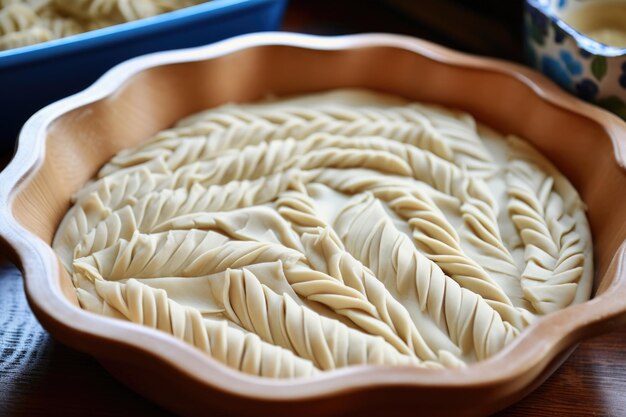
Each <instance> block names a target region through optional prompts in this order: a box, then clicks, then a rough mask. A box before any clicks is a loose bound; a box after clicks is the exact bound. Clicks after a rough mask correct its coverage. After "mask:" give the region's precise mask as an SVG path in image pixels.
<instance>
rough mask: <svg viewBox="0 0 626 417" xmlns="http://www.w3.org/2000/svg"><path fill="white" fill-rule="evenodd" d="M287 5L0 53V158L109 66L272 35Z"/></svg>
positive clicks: (258, 1) (180, 16) (260, 4)
mask: <svg viewBox="0 0 626 417" xmlns="http://www.w3.org/2000/svg"><path fill="white" fill-rule="evenodd" d="M286 3H287V0H213V1H210V2H207V3H203V4H200V5H197V6H192V7H188V8H185V9H180V10H176V11H173V12H170V13H166V14H162V15H158V16H154V17H150V18H147V19H142V20H138V21H134V22H128V23H124V24H120V25H116V26H111V27H107V28H104V29H99V30H95V31H92V32H86V33H81V34H79V35H74V36H70V37H67V38H63V39H57V40H54V41H50V42H46V43H42V44H37V45H31V46H27V47H23V48H17V49H10V50H7V51H0V152H6V151H8V150H9V149H11V148H12V147H13V146H14V144H15V138H16V137H17V134H18V133H19V130H20V128H21V126H22V125H23V124H24V123H25V122H26V120H27V119H28V118H29V117H30V116H31V115H32V114H33V113H35V112H36V111H37V110H39V109H40V108H42V107H44V106H45V105H47V104H49V103H52V102H54V101H56V100H59V99H61V98H63V97H66V96H68V95H71V94H73V93H76V92H78V91H80V90H83V89H85V88H86V87H87V86H89V85H91V84H92V83H93V82H94V81H95V80H96V79H97V78H98V77H100V76H101V75H102V74H103V73H104V72H105V71H107V70H108V69H109V68H111V67H113V66H114V65H116V64H118V63H120V62H122V61H125V60H127V59H129V58H132V57H134V56H137V55H143V54H146V53H149V52H155V51H162V50H167V49H177V48H186V47H191V46H198V45H203V44H207V43H210V42H214V41H217V40H221V39H224V38H228V37H231V36H234V35H238V34H243V33H249V32H257V31H267V30H276V29H278V28H279V26H280V23H281V20H282V16H283V12H284V9H285V6H286Z"/></svg>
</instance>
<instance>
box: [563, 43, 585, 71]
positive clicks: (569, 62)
mask: <svg viewBox="0 0 626 417" xmlns="http://www.w3.org/2000/svg"><path fill="white" fill-rule="evenodd" d="M559 56H560V57H561V61H563V62H564V63H565V68H567V70H568V71H569V73H570V74H572V75H580V74H582V73H583V66H582V64H581V63H580V62H578V61H576V59H574V57H573V56H572V53H571V52H570V51H568V50H566V49H562V50H561V52H560V53H559Z"/></svg>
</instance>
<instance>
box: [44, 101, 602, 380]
mask: <svg viewBox="0 0 626 417" xmlns="http://www.w3.org/2000/svg"><path fill="white" fill-rule="evenodd" d="M54 248H55V249H56V251H57V252H58V254H59V256H60V258H61V261H62V263H63V265H64V266H65V267H66V268H67V270H68V271H69V272H70V274H71V276H72V277H73V281H74V284H75V286H76V289H77V293H78V297H79V300H80V303H81V305H82V307H84V308H85V309H87V310H89V311H93V312H96V313H98V314H104V315H107V316H111V317H117V318H121V319H125V320H130V321H132V322H134V323H138V324H143V325H145V326H149V327H153V328H157V329H159V330H162V331H165V332H168V333H170V334H172V335H174V336H176V337H178V338H180V339H183V340H185V341H187V342H189V343H190V344H193V345H194V346H196V347H198V348H199V349H201V350H203V351H205V352H206V353H207V354H208V355H211V356H213V357H215V358H217V359H218V360H221V361H223V362H224V363H226V364H228V365H229V366H232V367H234V368H236V369H239V370H241V371H244V372H247V373H251V374H256V375H262V376H268V377H295V376H306V375H312V374H315V373H317V372H319V371H322V370H331V369H335V368H339V367H344V366H348V365H357V364H391V365H408V366H416V367H430V368H440V367H460V366H465V364H468V363H472V362H474V361H477V360H482V359H486V358H488V357H490V356H492V355H493V354H495V353H497V352H498V351H500V350H501V349H502V348H503V347H504V346H505V345H506V344H508V343H509V342H510V341H511V340H513V338H515V337H516V336H517V335H518V334H519V333H520V332H521V331H523V330H524V329H525V328H526V327H527V326H528V325H529V324H530V323H532V322H533V321H534V320H536V319H537V318H538V317H540V316H542V315H545V314H548V313H550V312H552V311H555V310H558V309H561V308H564V307H567V306H569V305H570V304H573V303H577V302H581V301H583V300H585V299H587V298H589V296H590V291H591V282H592V273H593V271H592V269H593V267H592V264H593V262H592V247H591V236H590V232H589V226H588V224H587V219H586V217H585V211H584V205H583V203H582V202H581V200H580V198H579V196H578V194H577V193H576V191H575V190H574V188H573V187H572V186H571V185H570V183H569V182H568V181H567V179H566V178H565V177H564V176H563V175H562V174H560V173H559V172H558V171H557V170H556V169H555V168H554V167H553V166H552V165H551V164H550V163H549V162H548V161H547V160H546V159H545V158H543V157H542V156H541V155H540V154H539V153H538V152H537V151H535V150H534V149H533V148H531V146H530V145H528V144H527V143H526V142H524V141H522V140H521V139H518V138H515V137H507V138H503V137H501V136H500V135H499V134H497V133H496V132H494V131H492V130H490V129H488V128H486V127H484V126H481V125H477V124H476V122H475V121H474V119H473V118H472V117H471V116H470V115H468V114H465V113H462V112H457V111H453V110H449V109H445V108H442V107H438V106H431V105H424V104H419V103H410V102H407V101H406V100H404V99H401V98H399V97H393V96H388V95H383V94H378V93H374V92H368V91H364V90H338V91H331V92H327V93H322V94H316V95H311V96H305V97H298V98H294V99H286V100H280V101H272V102H264V103H260V104H251V105H234V104H230V105H225V106H222V107H219V108H216V109H212V110H208V111H205V112H203V113H199V114H196V115H194V116H191V117H189V118H187V119H185V120H182V121H181V122H180V123H179V124H178V125H177V126H176V127H175V128H173V129H170V130H167V131H163V132H161V133H159V134H157V135H156V136H155V137H154V138H152V139H151V140H149V141H147V142H145V143H143V144H142V145H141V146H139V147H137V148H134V149H128V150H123V151H122V152H120V153H119V154H118V155H117V156H115V157H114V158H113V159H112V160H111V161H110V162H109V163H108V164H106V165H105V166H104V167H103V168H102V169H101V170H100V172H99V174H98V176H97V178H96V179H95V180H94V181H92V182H91V183H89V184H87V185H86V186H85V187H84V188H83V189H82V190H81V191H80V192H78V193H77V194H76V196H75V205H74V206H73V207H72V208H71V209H70V211H69V212H68V213H67V215H66V216H65V218H64V219H63V221H62V223H61V225H60V227H59V230H58V231H57V234H56V237H55V240H54Z"/></svg>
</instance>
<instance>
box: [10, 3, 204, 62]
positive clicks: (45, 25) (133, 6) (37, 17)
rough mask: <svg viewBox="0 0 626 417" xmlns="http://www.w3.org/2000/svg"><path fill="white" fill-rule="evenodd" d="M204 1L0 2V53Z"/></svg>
mask: <svg viewBox="0 0 626 417" xmlns="http://www.w3.org/2000/svg"><path fill="white" fill-rule="evenodd" d="M205 1H207V0H0V51H1V50H4V49H12V48H19V47H21V46H26V45H32V44H36V43H41V42H46V41H49V40H52V39H59V38H64V37H66V36H71V35H76V34H78V33H82V32H87V31H90V30H95V29H100V28H103V27H106V26H112V25H116V24H119V23H124V22H130V21H131V20H139V19H143V18H146V17H150V16H155V15H157V14H161V13H166V12H169V11H172V10H176V9H181V8H183V7H189V6H193V5H194V4H199V3H204V2H205Z"/></svg>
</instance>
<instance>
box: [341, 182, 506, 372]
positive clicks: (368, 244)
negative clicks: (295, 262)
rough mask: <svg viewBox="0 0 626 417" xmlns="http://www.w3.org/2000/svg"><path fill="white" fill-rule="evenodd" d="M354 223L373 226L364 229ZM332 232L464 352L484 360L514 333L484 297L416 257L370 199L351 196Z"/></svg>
mask: <svg viewBox="0 0 626 417" xmlns="http://www.w3.org/2000/svg"><path fill="white" fill-rule="evenodd" d="M355 219H362V220H363V221H365V219H367V220H370V221H371V224H374V225H376V226H375V227H373V228H372V229H369V230H362V229H361V228H360V227H359V226H358V223H356V222H355V221H354V220H355ZM335 229H336V230H337V233H338V234H339V236H340V237H341V239H342V241H344V242H345V245H346V247H347V248H348V250H349V251H350V252H351V253H354V254H356V256H357V258H358V259H359V260H360V261H361V262H363V263H364V264H366V265H367V266H368V267H369V268H370V269H371V270H372V271H373V272H374V273H375V274H376V275H377V276H378V277H379V278H380V279H381V280H382V281H383V282H384V283H385V285H392V284H393V285H395V286H396V288H397V289H398V291H399V292H400V293H402V294H414V295H415V297H417V300H418V303H419V305H420V306H421V308H422V310H424V311H427V312H428V313H429V314H430V315H431V317H432V318H433V319H434V320H435V321H436V322H437V324H439V325H440V326H444V327H445V328H447V330H448V333H449V335H450V337H451V338H452V340H453V341H454V342H456V343H457V344H458V345H459V346H460V347H461V349H462V350H463V352H465V353H468V352H472V351H474V352H475V353H476V357H477V358H478V359H479V360H480V359H485V358H487V357H489V356H491V355H493V354H494V353H496V352H498V351H500V350H501V349H502V348H503V347H504V346H505V345H506V344H507V343H509V342H510V341H511V340H512V339H513V338H514V337H515V336H517V334H518V330H517V329H515V328H514V327H512V326H511V325H510V324H509V323H507V322H503V321H502V318H501V317H500V315H499V314H498V313H497V312H495V311H494V310H493V308H491V307H490V306H489V304H487V303H486V302H485V301H484V300H483V298H482V297H480V296H478V295H477V294H475V293H473V292H471V291H469V290H467V289H465V288H463V287H461V286H459V284H457V283H456V282H455V281H454V280H452V279H450V278H449V277H447V276H446V275H445V274H444V273H443V271H442V270H441V269H440V268H439V267H438V266H437V265H436V264H435V263H433V262H432V261H430V260H429V259H428V258H426V257H424V256H423V255H422V254H421V253H420V252H418V251H417V250H415V248H414V246H413V244H412V243H411V242H410V241H409V238H408V237H407V236H406V235H404V234H402V233H401V232H399V231H398V230H397V229H396V228H395V226H394V225H393V223H392V222H391V221H390V220H389V218H388V217H386V216H385V211H384V209H383V207H382V206H381V205H380V202H379V201H378V200H376V199H374V197H373V196H372V195H371V194H369V193H368V194H365V195H363V196H359V197H355V198H354V200H353V201H352V203H351V204H349V205H348V206H346V207H344V209H343V211H342V213H341V214H340V215H339V216H338V217H337V219H336V221H335Z"/></svg>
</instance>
